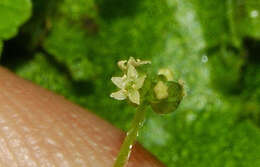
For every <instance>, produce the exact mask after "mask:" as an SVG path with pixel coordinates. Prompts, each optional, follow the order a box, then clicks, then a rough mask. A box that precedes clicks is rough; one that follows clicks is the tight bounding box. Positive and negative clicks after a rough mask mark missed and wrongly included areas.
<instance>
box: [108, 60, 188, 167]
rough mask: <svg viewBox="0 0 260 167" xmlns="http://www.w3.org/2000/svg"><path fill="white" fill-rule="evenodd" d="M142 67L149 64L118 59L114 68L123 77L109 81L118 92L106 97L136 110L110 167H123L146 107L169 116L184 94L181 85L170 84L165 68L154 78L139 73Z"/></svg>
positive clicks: (142, 120) (177, 83)
mask: <svg viewBox="0 0 260 167" xmlns="http://www.w3.org/2000/svg"><path fill="white" fill-rule="evenodd" d="M145 64H151V62H150V61H141V60H139V59H134V58H133V57H130V58H129V60H121V61H119V62H118V67H119V68H120V69H121V70H122V72H123V76H122V77H112V78H111V80H112V82H113V83H114V84H115V85H116V86H117V87H118V88H119V90H117V91H116V92H113V93H111V94H110V97H112V98H114V99H116V100H127V101H128V102H130V104H132V105H133V106H135V107H136V108H137V111H136V114H135V116H134V119H133V122H132V125H131V127H130V129H129V130H128V132H127V134H126V137H125V140H124V142H123V144H122V146H121V148H120V151H119V154H118V156H117V159H116V161H115V164H114V167H124V166H125V165H126V164H127V162H128V159H129V157H130V154H131V150H132V147H133V145H134V143H135V140H136V138H137V136H138V131H139V129H140V128H141V127H142V126H143V122H144V120H145V113H146V109H147V107H148V106H151V108H152V109H153V111H154V112H156V113H158V114H167V113H171V112H173V111H175V110H176V109H177V107H178V106H179V104H180V102H181V100H182V98H183V96H184V95H185V93H184V90H183V83H181V82H174V81H173V73H172V72H171V71H170V70H169V69H160V70H159V71H158V74H157V75H154V76H153V75H152V76H148V75H147V73H144V72H140V70H139V67H140V66H142V65H145ZM137 68H138V70H137Z"/></svg>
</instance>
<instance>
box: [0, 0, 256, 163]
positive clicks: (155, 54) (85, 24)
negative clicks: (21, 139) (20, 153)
mask: <svg viewBox="0 0 260 167" xmlns="http://www.w3.org/2000/svg"><path fill="white" fill-rule="evenodd" d="M29 17H30V18H29ZM26 20H27V21H26ZM18 27H19V33H18ZM11 37H12V38H11ZM2 45H3V48H2ZM0 52H2V56H1V61H0V63H1V65H3V66H6V67H7V68H9V69H11V70H12V71H14V72H15V73H17V74H18V75H20V76H22V77H24V78H26V79H28V80H31V81H33V82H35V83H37V84H39V85H41V86H43V87H45V88H47V89H49V90H52V91H55V92H57V93H59V94H61V95H64V96H65V97H67V98H68V99H70V100H71V101H74V102H75V103H77V104H79V105H81V106H83V107H85V108H87V109H90V110H91V111H92V112H94V113H96V114H97V115H99V116H100V117H102V118H104V119H106V120H108V121H109V122H111V123H112V124H114V125H115V126H117V127H119V128H121V129H123V130H127V129H128V128H129V125H130V123H131V120H132V118H133V114H134V109H133V107H130V106H128V105H127V104H126V103H124V102H119V101H116V100H113V99H111V98H109V94H110V93H111V92H112V91H114V90H115V87H114V85H113V84H112V82H111V81H110V78H111V77H112V76H114V75H118V68H117V66H116V62H117V61H118V60H122V59H128V58H129V57H130V56H133V57H136V58H140V59H146V60H151V61H152V62H153V63H152V68H153V69H154V70H157V69H158V68H160V67H168V68H170V69H172V70H173V71H174V77H175V78H176V79H182V80H184V81H185V83H186V84H185V89H186V91H187V96H186V97H185V99H184V100H183V102H182V103H181V105H180V108H179V109H178V110H177V111H176V112H175V113H173V114H169V115H165V116H159V115H157V114H155V113H153V112H152V111H149V112H148V117H147V120H146V122H145V124H144V128H143V129H142V131H141V133H140V136H139V138H138V140H139V142H140V143H142V145H144V147H146V148H147V149H148V150H149V151H150V152H152V153H153V154H154V155H155V156H156V157H157V158H158V159H160V160H161V161H163V162H164V163H165V164H166V166H168V167H195V166H198V167H208V166H214V167H259V166H260V59H259V57H260V56H259V54H260V0H246V1H243V0H217V1H212V0H190V1H185V0H153V1H150V0H142V1H140V0H131V1H122V0H32V1H29V0H12V1H10V0H2V1H0Z"/></svg>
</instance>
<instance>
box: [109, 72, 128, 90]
mask: <svg viewBox="0 0 260 167" xmlns="http://www.w3.org/2000/svg"><path fill="white" fill-rule="evenodd" d="M111 80H112V82H113V83H114V84H115V85H116V86H117V87H118V88H120V89H124V88H125V85H126V76H125V75H124V76H123V77H112V78H111Z"/></svg>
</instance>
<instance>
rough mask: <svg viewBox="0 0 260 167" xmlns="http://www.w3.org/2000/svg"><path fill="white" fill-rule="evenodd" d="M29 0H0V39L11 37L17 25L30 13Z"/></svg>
mask: <svg viewBox="0 0 260 167" xmlns="http://www.w3.org/2000/svg"><path fill="white" fill-rule="evenodd" d="M30 11H31V2H30V0H1V1H0V21H1V24H0V39H2V40H5V39H9V38H11V37H13V36H14V35H15V34H16V33H17V31H18V27H19V26H20V25H21V24H23V23H24V22H25V21H26V20H27V19H28V18H29V17H30V15H31V13H30Z"/></svg>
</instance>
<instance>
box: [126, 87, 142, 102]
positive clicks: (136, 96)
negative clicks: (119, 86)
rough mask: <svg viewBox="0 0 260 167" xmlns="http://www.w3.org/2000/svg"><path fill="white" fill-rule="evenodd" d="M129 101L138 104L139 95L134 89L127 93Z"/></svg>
mask: <svg viewBox="0 0 260 167" xmlns="http://www.w3.org/2000/svg"><path fill="white" fill-rule="evenodd" d="M128 97H129V100H130V101H131V102H133V103H135V104H138V105H139V104H140V94H139V92H138V91H137V90H136V89H130V90H129V91H128Z"/></svg>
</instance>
